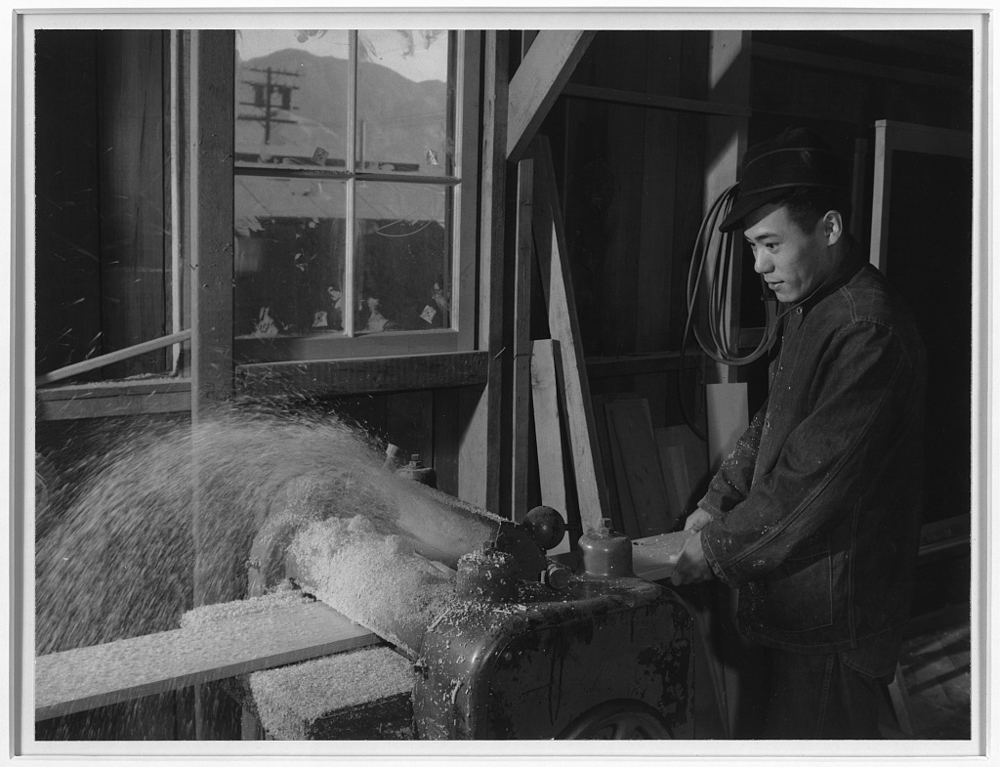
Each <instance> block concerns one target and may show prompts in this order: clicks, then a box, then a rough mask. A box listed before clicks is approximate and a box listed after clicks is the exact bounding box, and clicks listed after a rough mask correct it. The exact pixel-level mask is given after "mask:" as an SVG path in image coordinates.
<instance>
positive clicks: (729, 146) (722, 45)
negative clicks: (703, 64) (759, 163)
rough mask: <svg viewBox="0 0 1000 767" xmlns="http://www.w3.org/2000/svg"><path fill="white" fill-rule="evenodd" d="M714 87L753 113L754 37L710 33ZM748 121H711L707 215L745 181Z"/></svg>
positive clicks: (730, 318)
mask: <svg viewBox="0 0 1000 767" xmlns="http://www.w3.org/2000/svg"><path fill="white" fill-rule="evenodd" d="M709 39H710V46H711V47H710V51H709V72H708V87H709V94H710V96H711V98H712V100H713V101H718V102H724V103H731V104H733V105H734V106H736V107H740V108H744V109H747V110H749V104H750V82H751V69H750V33H749V32H745V31H740V30H726V31H718V30H717V31H713V32H711V33H710V36H709ZM748 130H749V126H748V120H747V118H746V117H745V116H731V117H719V118H717V119H714V120H709V121H708V148H707V152H708V155H707V157H706V158H705V167H706V178H705V199H704V205H705V211H706V212H707V211H708V209H709V207H710V206H711V205H712V203H713V202H715V200H716V199H717V198H718V197H719V195H721V194H722V193H723V192H725V191H726V189H728V188H729V187H730V186H732V185H733V184H735V183H736V182H737V181H738V180H739V174H738V169H739V163H740V161H741V160H742V158H743V155H744V154H745V153H746V148H747V133H748ZM742 274H743V270H742V262H741V261H740V260H739V259H738V258H737V259H733V260H732V263H731V264H730V274H729V277H728V279H729V283H730V285H731V286H732V287H731V291H732V299H731V300H730V302H729V303H728V304H727V305H726V306H725V307H723V311H724V313H725V317H724V320H723V321H724V322H725V324H726V325H727V326H728V328H729V337H730V338H738V337H739V317H740V303H739V300H740V299H739V296H740V284H741V282H742V280H741V275H742ZM739 375H740V373H739V368H736V367H731V366H728V365H716V366H715V376H716V378H717V379H718V380H719V381H720V382H723V383H728V382H734V381H737V380H738V378H739Z"/></svg>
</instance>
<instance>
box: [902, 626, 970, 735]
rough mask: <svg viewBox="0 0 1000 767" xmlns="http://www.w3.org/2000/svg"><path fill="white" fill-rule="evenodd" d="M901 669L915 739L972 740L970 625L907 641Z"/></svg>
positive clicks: (954, 627)
mask: <svg viewBox="0 0 1000 767" xmlns="http://www.w3.org/2000/svg"><path fill="white" fill-rule="evenodd" d="M900 666H901V667H902V669H903V680H904V685H903V686H904V687H905V697H906V698H907V711H908V713H909V717H910V725H911V727H912V729H913V736H912V737H914V738H917V739H920V740H968V739H969V738H970V737H971V726H972V725H971V705H970V701H971V696H970V685H971V678H972V677H971V665H970V634H969V624H968V623H964V624H960V625H957V626H951V627H948V628H944V629H939V630H937V631H933V632H930V633H925V634H921V635H920V636H917V637H914V638H913V639H910V640H908V641H907V642H906V643H905V644H904V645H903V652H902V656H901V658H900Z"/></svg>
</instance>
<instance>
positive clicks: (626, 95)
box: [562, 83, 750, 117]
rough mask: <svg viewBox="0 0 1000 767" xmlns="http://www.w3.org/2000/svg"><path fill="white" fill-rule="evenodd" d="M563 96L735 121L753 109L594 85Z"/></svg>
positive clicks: (570, 87) (575, 88) (573, 86)
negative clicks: (731, 117)
mask: <svg viewBox="0 0 1000 767" xmlns="http://www.w3.org/2000/svg"><path fill="white" fill-rule="evenodd" d="M562 95H563V96H567V97H570V98H579V99H590V100H591V101H605V102H608V103H611V104H627V105H629V106H639V107H647V108H649V109H663V110H667V111H670V112H687V113H692V114H706V115H730V116H733V117H749V116H750V108H749V107H746V106H739V105H736V104H726V103H723V102H717V101H700V100H698V99H684V98H680V97H678V96H660V95H657V94H654V93H637V92H635V91H623V90H619V89H617V88H599V87H597V86H594V85H577V84H576V83H568V84H567V85H566V86H565V87H564V88H563V90H562Z"/></svg>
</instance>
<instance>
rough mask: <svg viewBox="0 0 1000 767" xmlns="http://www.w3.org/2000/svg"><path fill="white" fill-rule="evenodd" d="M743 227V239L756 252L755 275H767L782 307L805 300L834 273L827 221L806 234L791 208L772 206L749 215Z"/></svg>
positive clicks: (766, 279)
mask: <svg viewBox="0 0 1000 767" xmlns="http://www.w3.org/2000/svg"><path fill="white" fill-rule="evenodd" d="M743 224H744V227H745V228H744V230H743V236H744V237H745V238H746V240H747V242H749V243H750V247H751V248H752V249H753V256H754V265H753V267H754V271H756V272H757V273H758V274H761V275H763V277H764V280H765V281H766V282H767V285H768V287H769V288H770V289H771V290H773V291H774V295H775V297H776V298H777V299H778V300H779V301H780V302H781V303H783V304H791V303H795V302H796V301H800V300H802V299H803V298H805V297H806V296H808V295H809V294H810V293H811V292H812V291H813V290H815V289H816V288H817V287H819V285H820V284H821V283H822V282H823V280H824V279H825V278H826V277H827V275H828V274H829V273H830V271H831V270H832V263H833V260H832V258H831V257H830V255H829V254H828V252H827V245H828V241H827V236H826V221H825V219H824V218H820V220H819V221H818V222H817V223H816V226H815V227H814V228H813V230H812V231H809V232H804V231H802V229H801V228H800V227H799V225H798V224H796V223H795V221H793V220H792V218H791V217H790V216H789V215H788V208H787V207H785V206H784V205H781V204H778V205H775V204H773V203H769V204H767V205H765V206H764V207H762V208H759V209H758V210H756V211H754V212H753V213H751V214H749V215H748V216H747V217H746V218H745V219H744V221H743Z"/></svg>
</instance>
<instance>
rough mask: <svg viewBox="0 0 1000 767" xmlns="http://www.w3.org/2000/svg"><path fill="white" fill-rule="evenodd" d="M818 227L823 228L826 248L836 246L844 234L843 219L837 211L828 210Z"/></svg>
mask: <svg viewBox="0 0 1000 767" xmlns="http://www.w3.org/2000/svg"><path fill="white" fill-rule="evenodd" d="M820 226H822V227H823V237H824V238H825V239H826V245H827V247H831V246H833V245H836V244H837V241H838V240H840V238H841V237H842V236H843V234H844V219H843V218H842V217H841V215H840V212H839V211H836V210H828V211H827V212H826V213H825V214H824V215H823V218H822V219H820Z"/></svg>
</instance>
